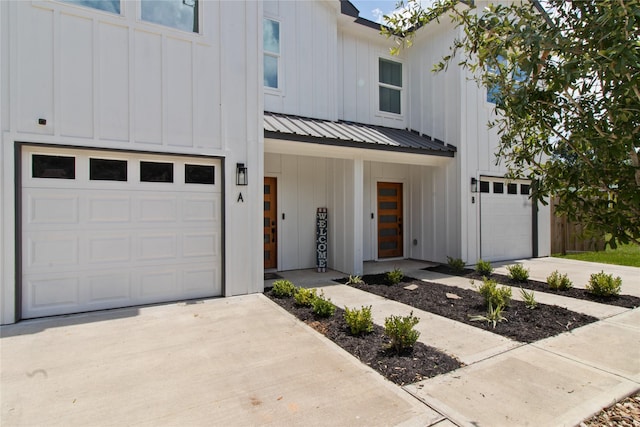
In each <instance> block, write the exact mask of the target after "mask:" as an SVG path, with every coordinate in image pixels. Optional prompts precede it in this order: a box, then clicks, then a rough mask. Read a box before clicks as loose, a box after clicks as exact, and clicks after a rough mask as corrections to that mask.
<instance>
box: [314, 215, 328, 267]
mask: <svg viewBox="0 0 640 427" xmlns="http://www.w3.org/2000/svg"><path fill="white" fill-rule="evenodd" d="M316 267H317V268H318V273H324V272H326V271H327V208H318V211H317V212H316Z"/></svg>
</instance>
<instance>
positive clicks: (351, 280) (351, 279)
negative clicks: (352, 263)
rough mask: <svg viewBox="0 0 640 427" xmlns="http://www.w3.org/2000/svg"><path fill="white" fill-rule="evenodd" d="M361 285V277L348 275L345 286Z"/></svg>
mask: <svg viewBox="0 0 640 427" xmlns="http://www.w3.org/2000/svg"><path fill="white" fill-rule="evenodd" d="M361 283H364V281H363V280H362V277H360V276H352V275H349V280H348V281H347V285H359V284H361Z"/></svg>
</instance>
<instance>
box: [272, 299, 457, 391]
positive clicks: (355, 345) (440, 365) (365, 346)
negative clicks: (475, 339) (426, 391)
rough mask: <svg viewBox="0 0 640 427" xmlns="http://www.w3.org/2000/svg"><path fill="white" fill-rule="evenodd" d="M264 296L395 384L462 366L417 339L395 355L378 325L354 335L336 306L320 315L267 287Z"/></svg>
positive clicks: (421, 378)
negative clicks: (407, 349)
mask: <svg viewBox="0 0 640 427" xmlns="http://www.w3.org/2000/svg"><path fill="white" fill-rule="evenodd" d="M265 295H266V296H267V297H269V298H271V299H272V300H273V301H275V302H276V303H277V304H279V305H280V306H281V307H283V308H284V309H285V310H287V311H288V312H290V313H291V314H293V315H294V316H296V317H297V318H298V319H300V320H301V321H303V322H305V323H307V324H308V325H310V326H311V327H312V328H314V329H315V330H316V331H318V332H320V333H322V334H323V335H325V336H326V337H327V338H329V339H330V340H332V341H333V342H335V343H336V344H338V345H339V346H340V347H342V348H343V349H345V350H346V351H348V352H349V353H351V354H352V355H354V356H355V357H357V358H358V359H360V361H361V362H363V363H365V364H367V365H369V366H370V367H372V368H373V369H375V370H376V371H378V372H380V373H381V374H382V375H383V376H384V377H385V378H387V379H388V380H389V381H392V382H394V383H396V384H399V385H404V384H410V383H414V382H417V381H421V380H423V379H425V378H431V377H434V376H436V375H440V374H444V373H447V372H450V371H453V370H455V369H458V368H460V367H461V366H463V363H462V362H460V361H459V360H457V359H455V358H453V357H451V356H448V355H447V354H445V353H443V352H441V351H439V350H437V349H435V348H433V347H429V346H427V345H425V344H423V343H420V342H417V343H416V344H415V345H414V347H413V350H412V351H410V352H407V353H404V354H401V355H397V354H396V353H395V352H393V351H391V350H388V349H387V347H388V344H389V339H388V338H387V337H386V336H385V335H384V328H382V327H381V326H378V325H374V330H373V332H371V333H369V334H365V335H362V336H359V337H356V336H353V335H351V333H350V331H349V328H348V326H347V324H346V322H345V321H344V318H343V314H344V310H342V309H340V308H338V307H336V312H335V314H334V315H333V316H331V317H329V318H322V317H318V316H316V315H315V314H313V312H312V311H311V309H310V308H308V307H300V306H298V305H296V304H295V301H294V300H293V298H277V297H275V296H273V295H272V292H271V291H270V290H269V291H268V290H265Z"/></svg>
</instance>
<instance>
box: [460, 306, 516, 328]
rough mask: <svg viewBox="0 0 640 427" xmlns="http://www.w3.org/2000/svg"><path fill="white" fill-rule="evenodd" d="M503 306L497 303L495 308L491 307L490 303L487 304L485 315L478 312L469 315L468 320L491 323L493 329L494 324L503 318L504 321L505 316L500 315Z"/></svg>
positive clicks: (505, 319)
mask: <svg viewBox="0 0 640 427" xmlns="http://www.w3.org/2000/svg"><path fill="white" fill-rule="evenodd" d="M503 309H504V307H503V306H501V305H498V306H496V308H493V306H492V305H491V304H489V308H488V310H487V314H486V315H484V316H483V315H482V314H478V315H476V316H471V315H469V320H471V321H472V322H487V323H493V329H495V328H496V325H497V324H498V323H499V322H502V321H503V320H504V321H505V322H506V321H507V318H506V317H504V316H503V315H502V310H503Z"/></svg>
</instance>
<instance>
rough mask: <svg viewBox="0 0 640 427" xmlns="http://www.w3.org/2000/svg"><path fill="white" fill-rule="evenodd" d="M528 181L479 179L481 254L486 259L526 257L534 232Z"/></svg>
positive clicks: (531, 246) (497, 259)
mask: <svg viewBox="0 0 640 427" xmlns="http://www.w3.org/2000/svg"><path fill="white" fill-rule="evenodd" d="M529 190H530V188H529V182H527V181H507V180H505V179H498V178H488V177H481V178H480V223H481V229H480V233H481V234H480V239H481V248H480V249H481V253H480V256H481V258H482V259H483V260H485V261H502V260H510V259H517V258H529V257H531V256H532V255H533V233H532V213H531V207H532V206H531V203H532V202H531V200H529Z"/></svg>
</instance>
